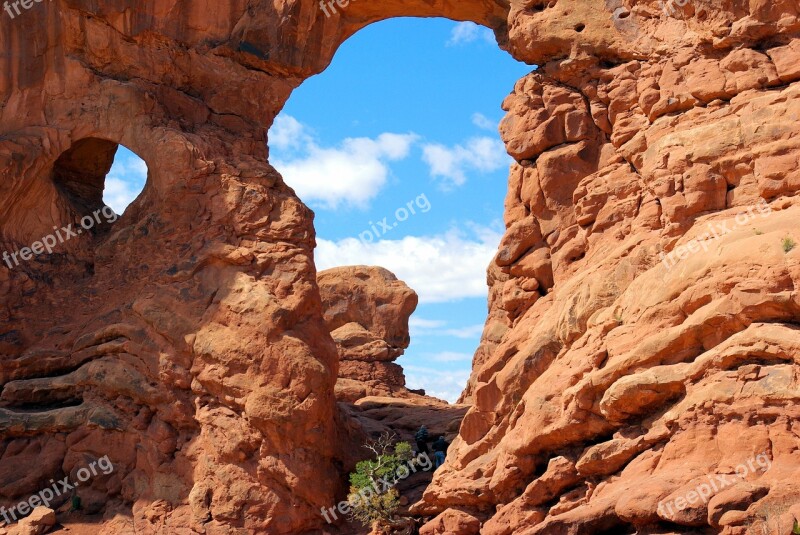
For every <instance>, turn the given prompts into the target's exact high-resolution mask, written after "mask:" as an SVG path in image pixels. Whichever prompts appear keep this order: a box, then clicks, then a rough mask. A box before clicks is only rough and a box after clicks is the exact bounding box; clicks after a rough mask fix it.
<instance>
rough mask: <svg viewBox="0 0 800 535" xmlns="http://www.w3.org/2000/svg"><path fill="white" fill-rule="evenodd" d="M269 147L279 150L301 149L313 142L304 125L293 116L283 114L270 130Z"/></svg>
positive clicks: (276, 119) (277, 118)
mask: <svg viewBox="0 0 800 535" xmlns="http://www.w3.org/2000/svg"><path fill="white" fill-rule="evenodd" d="M268 139H269V146H270V148H273V149H277V150H283V151H285V150H289V149H299V148H300V147H301V146H303V145H304V144H307V143H309V142H311V141H312V139H311V136H310V135H309V134H308V133H306V128H305V127H304V126H303V124H302V123H301V122H300V121H298V120H297V119H295V118H294V117H292V116H291V115H286V114H281V115H279V116H278V117H276V118H275V123H274V124H273V125H272V128H270V130H269V136H268Z"/></svg>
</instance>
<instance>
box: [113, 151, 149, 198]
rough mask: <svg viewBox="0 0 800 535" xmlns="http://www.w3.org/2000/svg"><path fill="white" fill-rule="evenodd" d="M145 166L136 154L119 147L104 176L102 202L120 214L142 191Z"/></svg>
mask: <svg viewBox="0 0 800 535" xmlns="http://www.w3.org/2000/svg"><path fill="white" fill-rule="evenodd" d="M146 182H147V164H146V163H145V162H144V160H142V159H141V158H139V157H138V156H137V155H136V154H134V153H132V152H130V151H129V150H127V149H125V148H124V147H120V148H119V150H118V151H117V156H116V157H115V158H114V165H112V166H111V170H110V171H109V172H108V176H106V183H105V189H104V190H103V202H105V203H106V204H107V205H108V206H110V207H111V208H113V209H114V211H115V212H116V213H118V214H122V213H123V212H124V211H125V209H126V208H127V207H128V205H130V204H131V203H132V202H133V201H134V200H135V199H136V197H138V196H139V194H140V193H141V192H142V190H143V189H144V185H145V183H146Z"/></svg>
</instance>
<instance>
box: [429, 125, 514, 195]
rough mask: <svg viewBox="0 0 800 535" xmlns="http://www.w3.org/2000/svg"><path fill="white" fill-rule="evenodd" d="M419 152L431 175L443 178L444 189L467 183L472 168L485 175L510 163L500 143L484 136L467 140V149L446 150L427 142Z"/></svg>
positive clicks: (463, 147)
mask: <svg viewBox="0 0 800 535" xmlns="http://www.w3.org/2000/svg"><path fill="white" fill-rule="evenodd" d="M422 152H423V154H422V159H423V160H425V163H427V164H428V167H429V168H430V174H431V176H432V177H434V178H436V177H441V178H443V179H444V180H443V184H442V186H443V187H444V188H446V189H447V188H450V187H452V186H461V185H463V184H464V183H465V182H466V181H467V171H469V170H471V169H474V170H477V171H479V172H481V173H488V172H492V171H497V170H498V169H500V168H502V167H504V166H508V165H510V163H511V157H510V156H509V155H508V154H507V153H506V147H505V145H503V142H502V141H500V140H499V139H497V138H491V137H485V136H484V137H475V138H472V139H469V140H468V141H467V143H466V146H463V145H454V146H453V147H446V146H444V145H440V144H438V143H429V144H427V145H425V146H424V147H423V149H422Z"/></svg>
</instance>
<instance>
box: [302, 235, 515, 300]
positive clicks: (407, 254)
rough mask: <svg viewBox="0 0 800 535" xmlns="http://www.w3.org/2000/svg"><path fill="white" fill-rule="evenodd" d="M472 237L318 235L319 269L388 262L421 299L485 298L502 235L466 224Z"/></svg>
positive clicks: (380, 264) (389, 267) (384, 264)
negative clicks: (488, 273) (488, 270)
mask: <svg viewBox="0 0 800 535" xmlns="http://www.w3.org/2000/svg"><path fill="white" fill-rule="evenodd" d="M467 226H468V227H470V228H471V230H472V234H473V236H472V237H466V236H465V234H464V232H462V231H458V230H453V231H450V232H447V233H445V234H441V235H435V236H406V237H404V238H402V239H400V240H379V241H376V242H372V243H366V242H362V241H360V240H357V239H355V238H345V239H343V240H339V241H330V240H325V239H318V245H317V249H316V251H315V257H316V265H317V269H319V270H323V269H328V268H332V267H336V266H350V265H371V266H383V267H385V268H386V269H388V270H389V271H391V272H393V273H394V274H395V275H397V277H398V278H400V279H401V280H403V281H404V282H405V283H406V284H408V285H409V286H410V287H411V288H413V289H414V290H415V291H416V292H417V294H418V295H419V298H420V302H423V303H442V302H448V301H458V300H461V299H464V298H468V297H481V298H484V299H485V298H486V296H487V293H488V290H487V286H486V268H487V266H488V265H489V262H490V261H491V260H492V257H493V256H494V254H495V252H496V250H497V246H498V244H499V243H500V238H501V233H500V232H497V231H495V230H493V229H490V228H487V227H479V226H475V225H469V224H468V225H467Z"/></svg>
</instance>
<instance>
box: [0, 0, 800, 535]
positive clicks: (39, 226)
mask: <svg viewBox="0 0 800 535" xmlns="http://www.w3.org/2000/svg"><path fill="white" fill-rule="evenodd" d="M681 3H683V4H684V5H683V6H681V5H679V4H678V3H677V2H667V3H666V4H662V5H663V6H665V7H664V9H662V7H661V6H659V5H658V3H657V2H656V1H654V0H653V1H642V2H632V1H630V0H609V1H607V2H595V1H590V0H557V1H555V2H553V1H549V2H545V1H539V0H526V1H519V2H517V1H513V2H511V3H510V4H508V3H506V2H502V1H498V2H493V1H491V0H467V1H463V0H462V1H459V2H451V1H449V0H434V1H428V0H393V1H389V2H373V1H365V0H362V1H354V2H353V3H351V5H350V6H348V8H346V9H344V10H338V11H337V12H336V13H335V14H334V16H332V17H330V18H327V17H325V15H324V14H323V13H322V11H321V10H320V9H319V5H318V3H317V2H314V1H307V0H298V1H271V2H266V1H259V0H256V1H248V2H245V1H244V0H238V1H233V0H232V1H221V2H220V1H216V0H215V1H214V2H211V1H210V0H209V1H203V0H200V1H197V2H191V3H179V4H175V3H174V2H167V1H161V0H154V1H153V2H148V3H147V5H146V6H141V4H142V3H141V2H133V1H132V0H114V1H106V2H94V1H89V0H54V1H52V2H42V3H40V4H39V3H35V4H34V6H33V7H32V8H31V9H30V10H27V11H24V12H23V13H22V14H20V15H18V16H17V17H16V18H14V19H13V20H12V19H11V18H10V17H8V16H6V15H5V14H3V15H2V16H1V17H0V47H2V56H0V103H1V104H2V108H0V199H2V201H0V246H1V247H2V250H6V251H9V252H15V251H17V250H19V249H21V248H23V247H30V246H31V245H32V244H33V243H34V242H36V241H38V240H41V239H42V238H43V237H45V236H47V235H49V234H51V233H52V232H54V230H53V227H54V226H55V227H57V228H60V227H66V226H67V225H69V224H74V223H75V222H76V221H78V220H79V219H80V218H81V217H83V216H85V215H87V214H85V213H81V211H82V210H84V209H88V208H92V210H94V209H95V208H94V207H95V206H96V204H97V198H96V194H97V191H98V187H99V184H98V177H99V176H100V175H102V174H103V169H104V168H105V167H106V166H107V164H108V161H109V157H110V155H112V154H113V151H114V145H116V144H119V143H121V144H124V145H126V146H127V147H129V148H131V149H132V150H134V151H135V152H137V153H138V154H139V155H140V156H142V157H143V158H144V160H145V161H146V162H147V164H148V166H149V169H150V174H149V177H148V183H147V186H146V188H145V191H144V192H143V194H142V195H141V196H140V197H139V198H138V199H137V201H136V202H134V204H133V205H132V206H131V207H130V208H129V209H128V210H127V211H126V213H125V215H124V216H123V217H122V218H121V219H119V220H118V221H116V222H115V223H113V225H112V226H111V227H110V228H106V229H102V230H103V231H102V232H94V233H83V234H81V235H78V236H75V237H72V238H71V239H69V240H68V241H64V242H63V243H59V244H58V247H56V248H55V249H54V250H53V251H52V254H42V255H39V256H37V257H36V258H35V259H33V260H29V261H23V262H22V263H21V264H20V265H14V264H13V263H9V264H6V263H5V262H4V263H2V264H0V322H1V323H0V384H2V386H3V389H2V393H1V394H0V437H1V438H0V482H2V484H0V501H2V504H5V505H8V504H11V503H14V502H17V501H19V498H20V497H24V496H27V495H29V494H31V493H33V492H37V491H38V490H39V489H41V488H44V487H45V486H46V485H47V482H48V481H49V480H50V479H51V478H53V479H60V478H62V477H64V476H67V475H69V476H72V477H73V479H74V476H75V474H76V472H77V471H78V470H79V469H80V468H82V467H83V466H86V465H87V464H89V463H91V462H93V461H95V460H96V459H98V458H99V457H102V456H103V455H106V454H108V455H109V458H110V460H111V461H112V462H113V464H114V471H113V472H112V473H111V474H108V475H102V476H98V477H96V478H93V479H92V480H91V481H90V482H87V483H86V484H85V485H84V486H83V487H82V489H83V490H82V491H81V496H82V498H83V500H84V504H85V505H86V506H87V507H89V508H90V509H91V510H101V509H103V508H105V511H106V514H107V516H108V518H109V520H108V522H107V523H106V524H105V525H104V527H103V528H102V529H103V531H104V532H106V533H124V532H131V531H132V526H133V524H134V522H135V524H136V532H137V533H155V532H163V530H167V531H168V532H178V530H179V529H180V528H191V529H193V530H195V531H198V532H206V533H234V532H241V530H245V531H247V532H269V533H276V534H280V533H304V532H307V531H309V530H312V529H314V528H316V527H318V526H319V525H320V524H321V522H322V520H321V519H320V516H319V514H318V511H319V508H320V507H322V506H328V505H329V504H330V503H333V493H334V490H335V489H336V488H337V487H338V481H339V474H338V473H337V472H336V470H335V469H334V468H333V467H334V465H335V462H334V461H335V460H336V459H337V458H340V457H342V454H341V453H340V452H341V450H343V449H346V448H347V447H348V444H347V435H346V433H344V432H340V431H339V430H338V428H337V427H336V426H335V425H334V421H335V417H336V418H340V419H341V418H344V416H342V415H341V414H340V415H338V416H337V410H336V405H335V397H334V385H335V382H336V378H337V375H338V365H337V358H336V346H335V343H334V341H333V339H332V338H331V336H330V334H329V330H328V329H327V328H326V325H325V320H324V316H323V307H322V301H321V297H320V293H319V289H318V286H317V281H316V274H315V270H314V266H313V261H312V252H313V247H314V229H313V224H312V213H311V212H310V211H309V210H308V209H307V208H306V207H305V206H304V205H303V204H302V203H301V202H300V201H299V200H298V199H297V197H296V195H295V194H294V192H293V191H292V190H291V189H290V188H288V187H287V186H286V185H285V184H284V183H283V181H282V180H281V178H280V176H279V175H278V173H277V172H276V171H275V170H274V169H273V168H272V167H271V166H269V164H268V163H266V162H267V157H268V150H267V148H266V146H265V143H264V132H265V131H266V129H267V127H268V126H269V125H270V124H271V122H272V120H273V119H274V117H275V116H276V114H277V113H278V112H279V111H280V109H281V108H282V107H283V105H284V103H285V102H286V100H287V98H288V97H289V95H290V94H291V92H292V90H293V89H294V88H296V87H297V86H298V85H299V84H300V83H301V82H302V81H303V80H304V79H305V78H307V77H309V76H311V75H313V74H316V73H318V72H320V71H322V70H323V69H324V68H325V67H326V66H327V65H328V63H329V62H330V60H331V58H332V56H333V53H334V52H335V50H336V48H337V47H338V46H339V45H340V44H341V42H343V41H344V40H345V39H346V38H347V37H348V36H350V35H352V34H353V33H354V32H356V31H357V30H358V29H360V28H362V27H364V26H365V25H367V24H369V23H372V22H375V21H378V20H381V19H385V18H389V17H395V16H445V17H450V18H453V19H456V20H472V21H475V22H477V23H480V24H484V25H486V26H489V27H491V28H493V29H494V30H495V34H496V36H497V38H498V42H499V43H500V44H501V46H502V47H503V48H504V49H506V50H508V51H509V52H510V53H511V54H512V55H514V56H515V57H516V58H518V59H520V60H524V61H527V62H529V63H537V64H539V65H541V68H540V69H539V70H538V71H537V72H536V73H534V74H531V75H529V76H527V77H525V78H523V79H522V80H520V81H519V82H518V84H517V86H516V87H515V89H514V91H513V93H512V94H511V96H509V97H508V98H507V99H506V101H505V103H504V107H505V109H506V110H507V111H508V114H507V116H506V118H505V120H504V121H503V123H502V125H501V131H502V134H503V138H504V140H505V142H506V145H507V148H508V151H509V153H510V154H511V155H512V156H513V157H514V158H515V160H516V163H515V164H514V165H513V166H512V169H511V176H510V180H509V189H508V197H507V201H506V224H507V227H508V231H507V233H506V236H505V237H504V239H503V242H502V243H501V245H500V249H499V251H498V254H497V257H496V259H495V261H494V262H493V263H492V265H491V266H490V267H489V282H490V286H491V290H490V302H489V317H488V320H487V325H486V330H485V333H484V338H483V340H482V342H481V346H480V347H479V348H478V351H477V353H476V357H475V362H474V371H473V374H472V377H471V379H470V384H469V386H468V388H467V390H466V391H465V394H464V399H465V400H468V401H471V402H472V403H473V407H472V409H471V410H470V411H469V413H468V414H467V415H466V418H465V420H464V422H463V424H462V426H461V430H460V435H459V438H457V439H456V440H455V441H454V443H453V445H452V447H451V451H450V454H449V457H448V462H447V464H446V465H445V467H444V468H443V469H442V470H440V471H438V472H437V473H436V476H435V478H434V481H433V483H432V485H431V486H430V487H429V488H428V490H427V492H426V494H425V496H424V499H423V501H422V502H420V503H419V504H418V505H417V506H416V510H417V511H418V512H420V513H421V514H426V515H433V514H439V513H441V514H440V516H439V517H438V518H437V519H435V520H434V521H433V522H431V523H430V524H429V525H428V526H426V527H425V528H424V529H423V533H461V534H465V533H477V532H478V530H479V529H480V531H481V533H490V534H495V533H514V534H528V533H530V534H533V533H542V534H551V533H602V532H604V531H605V532H608V533H619V532H623V531H625V530H631V529H633V528H632V526H637V529H639V530H640V532H642V533H670V532H685V531H686V530H687V529H694V528H689V527H688V526H699V527H701V528H702V527H703V526H706V527H707V526H711V527H712V528H711V529H712V530H713V531H714V532H721V533H730V534H740V533H742V534H743V533H745V532H746V530H747V526H749V525H750V524H755V525H754V526H752V527H753V528H754V529H761V527H762V526H761V525H760V524H763V521H764V519H765V518H768V519H769V521H770V522H771V524H769V525H770V526H775V525H776V524H775V523H776V522H778V521H780V522H782V525H783V526H788V525H791V519H790V516H791V513H792V512H793V513H794V514H795V515H796V516H797V515H798V514H800V511H798V506H797V502H798V501H799V500H800V497H799V496H798V494H799V492H798V483H797V481H798V480H800V479H799V478H798V473H797V470H798V469H797V466H798V462H797V461H798V453H797V451H798V447H800V439H798V435H800V430H798V428H797V425H798V424H797V417H798V414H797V412H798V404H797V401H798V396H799V395H800V393H798V362H797V358H798V357H797V355H798V354H800V353H798V349H800V347H798V345H797V344H798V340H800V336H798V334H799V333H798V316H799V313H800V298H799V297H798V293H797V289H796V288H797V283H798V279H799V278H800V262H799V260H798V254H800V253H798V248H794V249H792V248H791V241H790V240H789V239H788V238H793V239H794V241H800V236H798V235H797V226H796V222H797V218H798V215H800V206H798V202H797V198H796V196H795V194H796V192H797V191H798V189H800V174H798V173H799V171H798V168H799V167H800V166H799V165H798V164H799V163H800V131H799V129H798V126H797V117H798V116H799V114H800V83H799V82H798V80H800V67H798V66H799V65H800V39H799V38H800V21H798V14H799V13H798V12H799V11H800V8H798V4H797V2H796V1H794V0H779V1H770V0H751V1H749V2H744V1H742V0H733V1H730V2H718V1H711V0H690V1H689V2H681ZM665 10H666V13H665ZM87 147H94V148H96V150H91V151H87V150H86V148H87ZM81 176H83V177H84V180H81ZM709 225H710V226H709ZM662 253H663V254H664V256H663V258H662V257H661V254H662ZM762 454H763V457H758V456H759V455H762ZM756 458H759V459H762V460H763V459H766V460H768V462H763V463H762V465H758V464H755V465H753V469H748V470H747V471H746V473H745V474H744V475H745V478H744V479H741V478H740V479H734V478H733V477H732V476H731V474H735V473H736V471H737V467H738V466H740V465H742V463H744V466H747V463H748V461H752V460H754V459H756ZM763 465H766V466H768V467H769V469H768V470H763V468H764V467H765V466H763ZM726 476H727V477H728V478H729V480H730V483H729V484H727V485H726V486H725V488H716V489H714V491H713V495H709V496H708V497H707V499H703V500H697V499H695V500H692V501H693V503H692V504H691V505H690V506H687V507H683V508H681V507H679V505H677V504H678V503H679V502H678V501H679V500H682V499H684V498H685V499H684V501H685V500H687V499H691V496H690V493H691V492H693V491H694V489H697V488H699V485H702V484H705V481H707V480H708V478H710V477H726ZM115 511H117V512H120V513H122V514H121V515H119V516H117V517H116V518H114V519H113V520H112V519H111V517H112V513H113V512H115ZM481 524H482V526H481ZM768 529H773V528H772V527H770V528H768Z"/></svg>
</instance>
